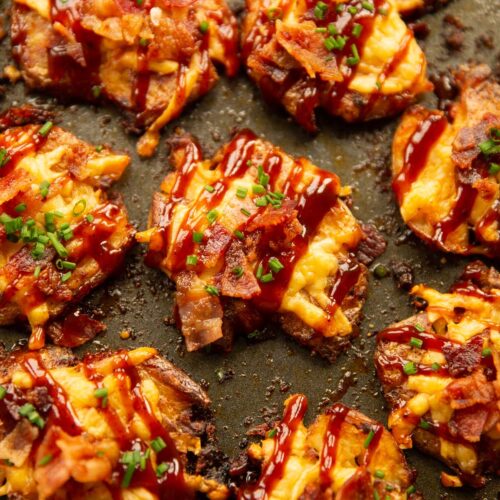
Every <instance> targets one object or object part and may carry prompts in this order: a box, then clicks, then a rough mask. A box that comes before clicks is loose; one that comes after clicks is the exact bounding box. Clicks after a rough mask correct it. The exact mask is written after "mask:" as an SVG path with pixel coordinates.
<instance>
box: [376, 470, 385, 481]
mask: <svg viewBox="0 0 500 500" xmlns="http://www.w3.org/2000/svg"><path fill="white" fill-rule="evenodd" d="M374 476H375V477H378V478H379V479H384V477H385V472H384V471H383V470H380V469H377V470H376V471H375V474H374Z"/></svg>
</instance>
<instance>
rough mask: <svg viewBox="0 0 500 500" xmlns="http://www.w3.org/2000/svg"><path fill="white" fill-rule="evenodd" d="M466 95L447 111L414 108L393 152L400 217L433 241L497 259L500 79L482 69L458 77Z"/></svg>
mask: <svg viewBox="0 0 500 500" xmlns="http://www.w3.org/2000/svg"><path fill="white" fill-rule="evenodd" d="M455 76H456V81H457V83H458V85H459V86H460V90H461V96H460V98H459V100H458V101H457V102H456V103H455V104H454V106H453V107H452V109H451V110H450V112H449V116H446V115H445V113H444V112H442V111H439V110H429V109H426V108H424V107H422V106H415V107H414V108H412V109H410V110H408V112H407V113H406V114H405V115H404V117H403V120H402V121H401V124H400V125H399V128H398V129H397V131H396V134H395V136H394V142H393V150H392V170H393V183H392V186H393V190H394V192H395V195H396V199H397V201H398V204H399V206H400V210H401V215H402V217H403V219H404V221H405V222H406V223H407V224H408V226H410V228H411V229H412V230H413V231H414V232H415V234H417V235H418V236H419V237H420V238H422V239H423V240H424V241H426V242H427V243H429V244H430V245H432V246H434V247H437V248H439V249H440V250H445V251H448V252H454V253H459V254H484V255H488V256H491V257H499V256H500V233H499V228H498V222H499V218H500V183H499V174H500V84H499V82H498V80H496V79H495V78H494V76H493V75H492V73H491V70H490V69H489V68H488V67H487V66H485V65H480V66H475V67H462V68H460V70H459V71H458V72H456V74H455Z"/></svg>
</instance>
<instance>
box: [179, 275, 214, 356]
mask: <svg viewBox="0 0 500 500" xmlns="http://www.w3.org/2000/svg"><path fill="white" fill-rule="evenodd" d="M197 280H198V278H197V276H196V275H195V274H194V273H192V272H187V271H183V272H181V273H179V274H178V275H177V277H176V284H177V293H176V305H177V311H178V314H179V320H180V323H181V328H182V333H183V335H184V337H185V339H186V347H187V350H188V351H189V352H191V351H196V350H198V349H201V348H202V347H204V346H206V345H208V344H211V343H212V342H215V341H216V340H218V339H220V338H222V336H223V335H222V317H223V310H222V306H221V303H220V300H219V298H218V297H215V296H213V295H208V294H207V293H206V292H205V291H204V289H203V287H202V286H201V285H200V284H199V283H198V282H197Z"/></svg>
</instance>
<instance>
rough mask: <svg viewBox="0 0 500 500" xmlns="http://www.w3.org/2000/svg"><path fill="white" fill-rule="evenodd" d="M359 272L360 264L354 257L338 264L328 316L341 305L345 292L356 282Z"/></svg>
mask: <svg viewBox="0 0 500 500" xmlns="http://www.w3.org/2000/svg"><path fill="white" fill-rule="evenodd" d="M360 274H361V266H360V265H359V263H358V262H357V261H356V260H354V259H351V258H349V259H348V260H346V261H345V262H342V263H341V264H340V265H339V269H338V271H337V275H336V276H335V282H334V283H333V286H332V291H331V292H330V300H331V305H330V306H329V307H328V312H329V314H330V316H331V315H333V314H334V313H335V311H336V309H338V308H339V307H340V306H341V305H342V302H343V301H344V299H345V297H346V296H347V294H348V293H349V292H350V291H351V290H352V288H353V287H354V285H356V283H357V282H358V279H359V276H360Z"/></svg>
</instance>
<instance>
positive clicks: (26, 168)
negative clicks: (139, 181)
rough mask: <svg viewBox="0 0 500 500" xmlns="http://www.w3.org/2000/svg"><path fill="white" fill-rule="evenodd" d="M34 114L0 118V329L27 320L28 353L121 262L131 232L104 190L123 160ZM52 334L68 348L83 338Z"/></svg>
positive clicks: (16, 113)
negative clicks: (51, 324)
mask: <svg viewBox="0 0 500 500" xmlns="http://www.w3.org/2000/svg"><path fill="white" fill-rule="evenodd" d="M39 115H40V112H39V111H36V110H32V109H29V108H18V109H12V110H9V111H8V112H6V113H5V114H4V115H3V116H2V117H0V127H1V128H0V158H1V160H0V161H1V163H2V165H3V166H2V167H1V169H0V324H2V325H9V324H12V323H14V322H16V321H18V320H20V319H27V320H28V322H29V324H30V326H31V330H32V337H31V340H30V347H31V348H40V347H41V346H43V343H44V337H45V327H46V326H47V324H48V322H49V320H51V319H53V318H55V317H56V316H58V315H59V314H60V313H61V312H62V311H63V310H64V309H65V308H66V307H67V306H68V305H69V304H73V303H76V302H78V301H79V300H81V298H82V297H84V296H85V295H86V294H88V293H89V292H90V291H91V290H92V289H93V288H95V287H96V286H97V285H99V284H100V283H101V282H103V281H104V280H105V279H106V277H107V276H109V275H110V273H112V272H113V271H114V270H115V269H116V268H117V267H118V266H119V265H120V263H121V262H122V259H123V256H124V254H125V252H126V250H127V249H128V248H129V247H130V245H131V244H132V241H133V233H134V231H133V228H132V227H131V226H130V224H129V222H128V218H127V213H126V211H125V207H124V206H123V204H122V203H121V201H120V200H114V201H113V200H110V199H108V198H107V196H106V192H105V190H104V187H105V186H108V185H109V184H110V183H111V182H112V181H115V180H117V179H118V178H119V177H120V176H121V174H122V173H123V171H124V169H125V168H126V166H127V165H128V163H129V161H130V159H129V157H128V156H127V155H123V154H118V153H114V152H113V151H111V150H110V149H108V148H107V147H101V146H99V147H97V148H96V147H95V146H91V145H90V144H87V143H85V142H83V141H80V140H79V139H77V138H76V137H74V136H73V135H72V134H70V133H68V132H66V131H64V130H63V129H61V128H59V127H57V126H54V125H52V122H50V121H48V122H46V123H45V124H43V123H42V124H36V123H35V122H36V120H37V119H39V118H42V119H43V118H44V117H43V116H39ZM34 121H35V122H34ZM29 122H32V123H31V124H26V123H29ZM22 124H24V125H22ZM16 125H17V126H16ZM75 321H76V320H75ZM89 321H90V320H89ZM84 326H85V325H83V324H81V325H80V327H82V328H83V327H84ZM87 326H89V327H91V330H92V328H93V325H92V324H91V323H88V325H87ZM56 336H57V337H58V340H59V343H61V344H62V345H67V346H74V345H78V344H79V343H82V342H83V341H85V340H86V339H84V338H83V339H82V338H78V334H77V335H76V336H74V337H71V338H70V337H68V336H67V335H65V333H64V329H63V331H61V330H58V333H57V335H56Z"/></svg>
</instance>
